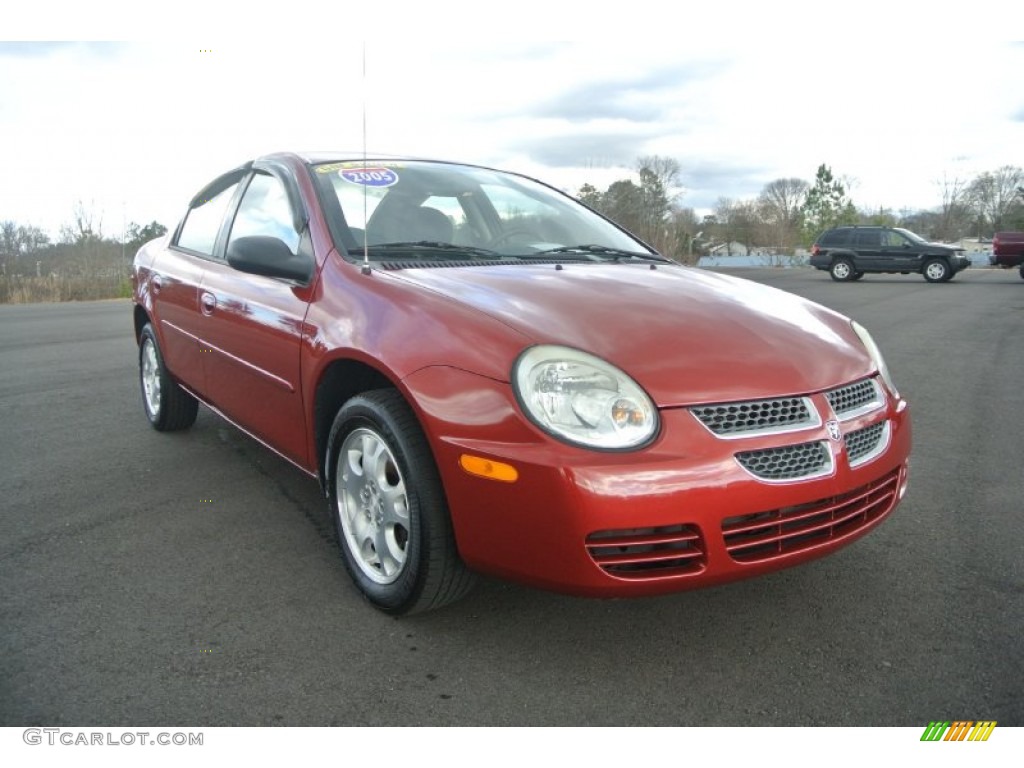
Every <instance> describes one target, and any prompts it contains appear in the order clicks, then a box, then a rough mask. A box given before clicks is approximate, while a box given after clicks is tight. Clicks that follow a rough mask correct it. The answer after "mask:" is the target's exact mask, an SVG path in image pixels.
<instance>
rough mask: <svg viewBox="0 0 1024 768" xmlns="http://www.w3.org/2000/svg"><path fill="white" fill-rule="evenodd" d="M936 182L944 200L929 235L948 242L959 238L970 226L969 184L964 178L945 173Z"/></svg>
mask: <svg viewBox="0 0 1024 768" xmlns="http://www.w3.org/2000/svg"><path fill="white" fill-rule="evenodd" d="M935 183H936V185H937V186H938V188H939V194H940V197H941V200H942V202H941V203H940V205H939V210H938V218H937V220H936V222H935V225H934V228H933V230H932V231H931V232H929V235H930V236H931V237H933V238H935V239H937V240H945V241H947V242H952V241H953V240H958V239H959V238H961V237H963V235H964V233H965V232H966V231H967V229H968V227H969V226H970V220H971V206H970V197H969V195H968V184H967V182H966V181H965V180H964V179H961V178H959V177H957V176H954V177H953V178H949V176H947V175H945V174H943V175H942V180H941V181H937V182H935Z"/></svg>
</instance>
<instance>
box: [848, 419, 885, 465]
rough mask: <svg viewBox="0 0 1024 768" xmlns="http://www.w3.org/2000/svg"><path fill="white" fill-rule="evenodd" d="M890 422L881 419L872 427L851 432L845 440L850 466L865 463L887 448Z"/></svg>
mask: <svg viewBox="0 0 1024 768" xmlns="http://www.w3.org/2000/svg"><path fill="white" fill-rule="evenodd" d="M888 426H889V422H887V421H880V422H879V423H878V424H872V425H871V426H870V427H864V429H858V430H857V431H856V432H850V433H849V434H848V435H846V437H844V438H843V440H844V441H845V442H846V455H847V458H848V459H849V462H850V466H856V465H858V464H863V463H865V462H867V461H868V460H870V459H872V458H874V457H875V456H877V455H878V454H879V453H881V451H882V450H883V449H884V448H885V444H886V442H888V440H887V439H886V437H887V432H888Z"/></svg>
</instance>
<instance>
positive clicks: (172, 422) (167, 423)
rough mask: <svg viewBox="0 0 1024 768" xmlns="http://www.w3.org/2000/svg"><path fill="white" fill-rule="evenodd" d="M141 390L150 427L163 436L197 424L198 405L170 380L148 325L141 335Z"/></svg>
mask: <svg viewBox="0 0 1024 768" xmlns="http://www.w3.org/2000/svg"><path fill="white" fill-rule="evenodd" d="M139 387H140V389H141V390H142V407H143V410H145V412H146V418H147V419H149V423H150V424H151V425H152V426H153V429H156V430H158V431H160V432H176V431H178V430H180V429H188V428H189V427H191V426H192V425H193V424H194V423H195V421H196V414H197V413H198V412H199V403H198V401H197V400H196V399H195V398H194V397H192V395H190V394H189V393H188V392H186V391H185V390H183V389H182V388H181V387H180V386H178V383H177V382H176V381H175V380H174V379H172V378H171V376H170V374H169V373H168V372H167V367H166V366H165V365H164V356H163V354H162V353H161V352H160V344H159V342H158V341H157V340H156V334H155V333H154V332H153V326H152V325H150V324H149V323H146V325H145V326H144V327H143V329H142V332H141V333H140V334H139Z"/></svg>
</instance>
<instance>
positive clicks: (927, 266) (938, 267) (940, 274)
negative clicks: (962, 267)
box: [921, 259, 953, 283]
mask: <svg viewBox="0 0 1024 768" xmlns="http://www.w3.org/2000/svg"><path fill="white" fill-rule="evenodd" d="M921 274H922V275H924V279H925V280H927V281H928V282H929V283H944V282H946V281H947V280H949V279H950V278H951V277H953V270H951V269H950V268H949V264H947V263H946V260H945V259H928V261H926V262H925V263H924V266H923V267H922V268H921Z"/></svg>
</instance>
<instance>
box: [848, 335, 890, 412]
mask: <svg viewBox="0 0 1024 768" xmlns="http://www.w3.org/2000/svg"><path fill="white" fill-rule="evenodd" d="M850 324H851V325H852V326H853V330H854V331H856V333H857V335H858V336H860V340H861V341H862V342H863V343H864V348H865V349H866V350H867V351H868V354H869V355H871V359H872V360H873V361H874V363H875V366H876V367H877V368H878V373H879V374H881V376H882V381H884V382H885V386H887V387H888V388H889V391H890V392H892V394H893V397H899V396H900V393H899V392H898V391H897V390H896V385H895V384H893V381H892V375H891V374H890V373H889V366H887V365H886V364H885V358H884V357H882V350H880V349H879V348H878V345H877V344H875V340H874V339H872V338H871V334H870V333H868V329H867V328H865V327H864V326H863V325H861V324H860V323H858V322H857V321H856V320H851V321H850Z"/></svg>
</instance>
